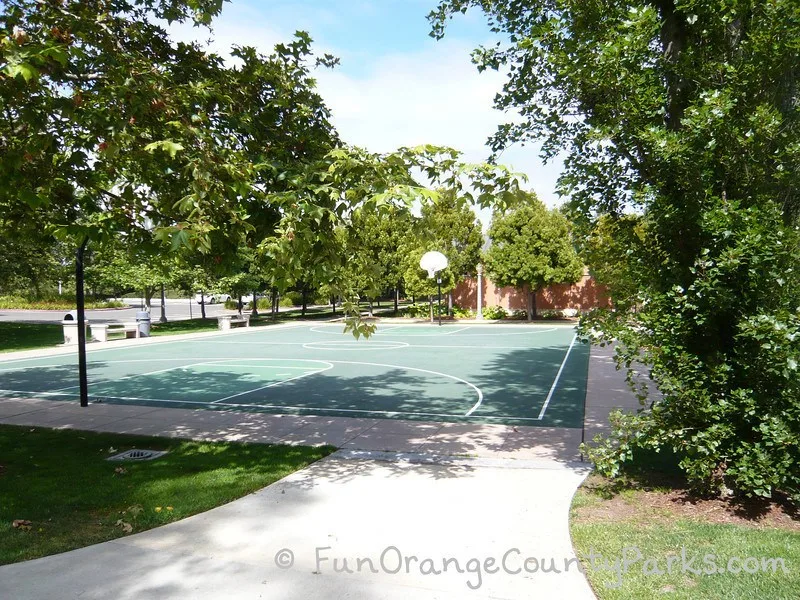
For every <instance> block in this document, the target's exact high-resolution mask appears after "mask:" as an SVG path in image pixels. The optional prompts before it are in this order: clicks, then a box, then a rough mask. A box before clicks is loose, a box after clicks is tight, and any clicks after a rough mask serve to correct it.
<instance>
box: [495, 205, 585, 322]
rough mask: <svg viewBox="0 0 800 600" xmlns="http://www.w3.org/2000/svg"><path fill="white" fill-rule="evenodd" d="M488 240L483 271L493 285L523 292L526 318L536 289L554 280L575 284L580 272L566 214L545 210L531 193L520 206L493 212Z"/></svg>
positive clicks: (531, 310)
mask: <svg viewBox="0 0 800 600" xmlns="http://www.w3.org/2000/svg"><path fill="white" fill-rule="evenodd" d="M489 239H490V242H491V245H490V246H489V249H488V250H487V252H486V260H485V262H486V274H487V275H488V276H489V278H490V279H491V280H492V281H493V282H494V283H495V284H496V285H500V286H512V287H515V288H519V289H523V290H524V291H525V293H526V295H527V298H528V320H529V321H530V320H532V319H533V318H534V317H535V316H536V294H537V292H540V291H541V290H543V289H544V288H546V287H547V286H550V285H553V284H557V283H575V282H576V281H578V280H579V279H580V278H581V275H582V274H583V264H582V262H581V261H580V259H579V258H578V255H577V253H576V252H575V248H574V246H573V244H572V237H571V235H570V228H569V222H568V221H567V219H566V217H565V216H564V215H562V214H561V213H560V212H558V211H556V210H548V209H547V208H546V207H545V206H544V204H542V203H541V202H540V201H539V200H538V199H536V197H535V196H533V195H531V197H530V199H529V201H528V202H527V203H526V204H524V205H521V206H518V207H516V208H513V209H511V210H510V211H508V212H507V213H505V214H502V213H496V214H495V215H494V217H493V218H492V224H491V226H490V227H489Z"/></svg>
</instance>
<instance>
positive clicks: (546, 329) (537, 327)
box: [309, 323, 575, 337]
mask: <svg viewBox="0 0 800 600" xmlns="http://www.w3.org/2000/svg"><path fill="white" fill-rule="evenodd" d="M425 325H430V324H429V323H425V324H411V323H409V325H407V326H406V327H421V326H425ZM330 326H331V325H319V326H318V325H315V326H313V327H309V331H311V332H313V333H322V334H324V335H341V333H338V332H332V331H321V330H320V329H321V328H323V327H329V328H330ZM480 326H481V325H468V326H466V327H463V328H462V329H457V330H456V331H463V330H464V329H472V328H474V327H480ZM399 327H400V328H402V327H404V325H400V326H399ZM485 327H496V325H491V324H488V323H487V324H486V325H485ZM506 327H530V328H531V329H534V328H535V331H516V332H513V333H508V332H506V333H465V334H463V335H461V336H457V337H488V336H491V335H535V334H537V333H547V332H550V331H557V330H558V329H568V327H567V326H558V327H548V326H540V325H506ZM542 327H544V328H542ZM574 327H575V326H574V325H573V326H572V328H573V329H574ZM456 331H452V332H447V333H421V334H406V333H397V334H395V335H398V336H400V337H441V336H444V335H450V334H452V333H456ZM372 335H373V336H379V335H385V334H384V333H381V331H380V330H377V331H376V332H375V333H373V334H372Z"/></svg>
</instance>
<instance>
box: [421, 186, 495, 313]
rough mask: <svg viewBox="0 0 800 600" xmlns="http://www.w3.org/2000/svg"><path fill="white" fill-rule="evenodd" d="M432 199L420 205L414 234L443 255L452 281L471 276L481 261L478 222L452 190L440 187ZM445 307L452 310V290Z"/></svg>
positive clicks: (481, 244)
mask: <svg viewBox="0 0 800 600" xmlns="http://www.w3.org/2000/svg"><path fill="white" fill-rule="evenodd" d="M439 193H440V196H439V198H438V199H437V200H436V201H435V202H429V203H426V204H423V205H422V210H421V212H422V216H421V218H420V219H419V220H418V221H417V223H416V231H417V235H419V236H420V238H421V239H422V240H424V241H425V242H426V243H428V244H429V245H431V246H432V247H435V248H436V249H437V250H438V251H440V252H441V253H442V254H444V255H445V256H446V257H447V260H448V263H449V269H450V271H451V272H452V273H453V274H454V275H455V277H456V283H458V282H459V281H461V279H463V278H464V277H466V276H469V275H474V274H475V273H476V269H477V266H478V263H479V262H480V260H481V248H482V247H483V233H482V231H481V224H480V221H478V219H477V218H476V216H475V213H474V212H473V211H472V209H471V208H470V207H469V204H467V202H466V201H465V200H464V198H459V197H458V196H457V195H456V193H455V192H454V191H453V190H440V192H439ZM447 297H448V309H450V310H452V307H453V296H452V290H449V291H448V294H447Z"/></svg>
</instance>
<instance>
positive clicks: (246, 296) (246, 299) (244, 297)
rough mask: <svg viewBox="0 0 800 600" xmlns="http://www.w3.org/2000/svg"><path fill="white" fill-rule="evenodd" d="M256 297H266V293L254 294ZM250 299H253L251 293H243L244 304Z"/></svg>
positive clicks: (250, 300)
mask: <svg viewBox="0 0 800 600" xmlns="http://www.w3.org/2000/svg"><path fill="white" fill-rule="evenodd" d="M256 298H258V299H259V300H261V299H262V298H266V295H264V294H256ZM234 300H237V298H234ZM252 301H253V294H245V295H244V296H242V302H244V303H245V304H247V303H249V302H252Z"/></svg>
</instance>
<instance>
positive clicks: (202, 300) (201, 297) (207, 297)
mask: <svg viewBox="0 0 800 600" xmlns="http://www.w3.org/2000/svg"><path fill="white" fill-rule="evenodd" d="M194 299H195V302H197V303H198V304H216V303H217V302H227V301H228V300H230V299H231V295H230V294H195V296H194Z"/></svg>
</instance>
